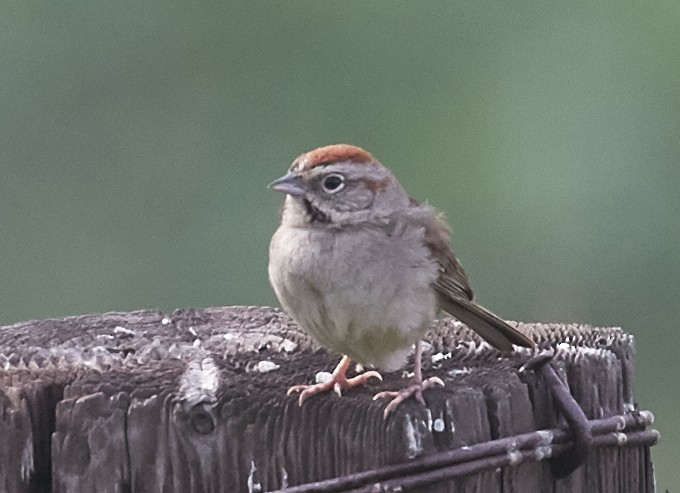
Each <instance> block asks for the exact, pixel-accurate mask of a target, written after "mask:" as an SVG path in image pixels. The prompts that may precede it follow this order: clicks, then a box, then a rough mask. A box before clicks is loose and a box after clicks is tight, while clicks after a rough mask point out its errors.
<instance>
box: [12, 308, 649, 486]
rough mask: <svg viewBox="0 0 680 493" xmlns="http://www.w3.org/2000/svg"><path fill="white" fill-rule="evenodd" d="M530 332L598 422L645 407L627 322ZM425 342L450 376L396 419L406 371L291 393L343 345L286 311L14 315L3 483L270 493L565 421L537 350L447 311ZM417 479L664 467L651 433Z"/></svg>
mask: <svg viewBox="0 0 680 493" xmlns="http://www.w3.org/2000/svg"><path fill="white" fill-rule="evenodd" d="M520 329H521V330H523V331H524V332H525V333H527V334H528V335H529V336H530V337H532V338H533V339H534V340H535V341H537V343H538V344H539V346H540V347H541V348H552V349H554V350H555V353H556V356H555V359H554V361H553V365H554V366H555V368H557V369H558V373H559V374H560V376H561V378H562V379H563V380H564V381H565V382H567V383H568V385H569V388H570V391H571V393H572V395H573V396H574V397H575V398H576V400H577V401H578V402H579V403H580V405H581V407H582V408H583V410H584V411H585V413H586V415H587V417H588V418H589V419H594V418H602V417H607V416H614V415H619V414H622V413H625V412H629V411H633V410H634V409H635V404H634V400H633V382H634V344H633V338H632V337H631V336H630V335H628V334H626V333H624V332H623V331H622V330H621V329H618V328H592V327H589V326H581V325H559V324H520ZM425 341H426V351H425V356H424V376H425V377H430V376H435V375H436V376H439V377H440V378H442V379H443V380H444V381H445V383H446V387H444V388H442V389H432V390H428V391H426V392H425V400H426V401H427V407H424V406H422V405H421V404H419V403H418V402H416V401H415V400H411V401H408V402H406V403H404V404H403V405H402V406H400V407H399V408H398V409H397V411H396V412H395V413H394V414H393V415H391V416H390V417H389V418H388V419H386V420H384V419H383V409H384V406H385V402H384V401H373V400H372V396H373V394H375V393H376V392H379V391H381V390H395V389H397V388H401V387H403V386H405V385H406V383H407V382H408V380H407V376H406V375H405V374H404V372H395V373H391V374H385V375H384V377H385V379H384V381H383V382H378V381H375V382H374V383H371V384H369V385H367V386H366V387H363V388H356V389H352V390H349V391H347V392H346V394H345V395H344V396H343V397H342V398H338V397H337V396H336V395H334V394H329V395H322V396H315V397H313V398H311V399H309V400H308V401H306V402H305V403H304V405H303V406H302V407H300V406H298V404H297V397H296V396H286V390H287V389H288V387H290V386H291V385H294V384H299V383H311V382H313V381H314V379H315V376H316V374H317V372H319V371H322V370H323V371H331V370H332V369H333V367H334V366H335V365H336V364H337V362H338V360H339V355H337V354H331V353H329V352H327V351H325V350H323V349H320V348H319V347H318V346H316V345H315V344H314V343H313V342H312V341H311V340H310V339H309V338H308V337H307V336H306V335H305V334H303V333H302V332H300V331H299V329H298V328H297V327H296V325H295V324H294V322H292V321H291V319H290V318H288V317H287V316H286V315H285V314H283V313H282V312H280V311H279V310H275V309H272V308H265V307H240V306H235V307H224V308H209V309H202V310H193V309H191V310H177V311H175V312H174V313H162V312H158V311H138V312H131V313H105V314H98V315H85V316H78V317H69V318H63V319H49V320H41V321H32V322H24V323H19V324H15V325H11V326H6V327H0V437H1V438H0V490H1V491H3V492H11V493H21V492H47V491H54V492H95V491H96V492H121V493H122V492H145V493H146V492H168V493H169V492H183V493H184V492H228V493H232V492H258V491H262V492H264V491H271V490H277V489H281V488H285V487H287V486H293V485H299V484H302V483H308V482H311V481H318V480H321V479H327V478H334V477H339V476H343V475H347V474H350V473H354V472H358V471H366V470H371V469H374V468H376V467H379V466H383V465H386V464H397V463H402V462H405V461H409V460H411V459H414V458H417V457H422V456H426V455H428V454H433V453H436V452H441V451H446V450H452V449H457V448H459V447H465V446H469V445H473V444H477V443H481V442H487V441H489V440H493V439H497V438H502V437H508V436H513V435H517V434H520V433H525V432H530V431H535V430H540V429H547V428H556V427H562V426H564V423H563V421H562V419H561V418H560V417H559V416H558V414H557V413H556V412H555V410H554V408H553V403H552V400H551V397H550V393H549V392H548V391H547V390H546V386H545V382H544V381H543V380H542V379H541V378H540V377H539V376H538V375H535V374H533V373H531V372H526V373H521V374H520V373H518V371H517V370H518V368H519V367H520V366H521V365H522V364H524V363H525V362H526V361H527V360H529V358H531V357H532V356H535V354H536V351H537V350H518V351H516V352H514V353H512V354H502V353H499V352H497V351H495V350H493V349H492V348H490V347H489V346H488V345H486V344H482V343H481V340H480V339H479V338H478V337H477V336H476V335H475V334H474V333H472V332H471V331H469V330H468V329H467V328H465V327H464V326H463V325H462V324H460V323H458V322H456V321H454V320H451V319H445V320H440V321H437V322H435V323H433V325H432V327H431V329H430V331H429V332H428V334H427V335H426V337H425ZM409 369H411V367H410V366H407V367H406V368H405V370H409ZM555 460H558V459H555ZM342 491H348V490H342ZM375 491H382V490H379V489H376V490H375ZM405 491H407V490H405ZM408 491H423V492H484V493H486V492H495V491H499V492H500V491H502V492H504V493H507V492H513V491H514V492H522V493H524V492H547V491H552V492H555V493H562V492H564V493H566V492H588V493H592V492H599V491H601V492H635V493H638V492H651V491H653V475H652V468H651V459H650V450H649V447H648V446H637V447H632V446H630V447H624V448H620V447H609V448H600V449H596V450H594V451H593V452H592V453H591V454H590V456H589V457H588V460H587V462H586V464H585V465H584V466H583V467H581V468H579V469H577V470H576V471H575V472H574V473H573V474H571V475H570V476H568V477H567V478H564V479H556V478H555V477H553V475H552V474H551V470H550V467H549V465H548V464H547V463H546V462H526V463H522V464H520V465H518V466H508V467H504V468H501V469H498V470H490V471H485V472H480V473H476V474H472V475H468V476H465V477H460V478H456V479H453V480H449V481H445V482H440V483H434V484H431V485H428V486H425V487H423V486H421V487H418V488H417V489H415V490H408Z"/></svg>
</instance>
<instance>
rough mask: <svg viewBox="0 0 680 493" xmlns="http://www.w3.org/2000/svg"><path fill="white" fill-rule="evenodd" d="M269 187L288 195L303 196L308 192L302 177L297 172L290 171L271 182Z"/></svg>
mask: <svg viewBox="0 0 680 493" xmlns="http://www.w3.org/2000/svg"><path fill="white" fill-rule="evenodd" d="M269 188H271V189H272V190H276V191H277V192H281V193H287V194H288V195H293V196H301V195H304V194H305V193H306V190H305V187H304V183H302V178H300V176H299V175H296V174H295V173H288V174H287V175H285V176H282V177H281V178H279V179H278V180H276V181H274V182H272V183H270V184H269Z"/></svg>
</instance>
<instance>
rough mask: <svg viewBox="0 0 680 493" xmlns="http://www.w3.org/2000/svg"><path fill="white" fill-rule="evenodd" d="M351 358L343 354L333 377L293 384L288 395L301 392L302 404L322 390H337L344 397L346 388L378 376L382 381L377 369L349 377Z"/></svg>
mask: <svg viewBox="0 0 680 493" xmlns="http://www.w3.org/2000/svg"><path fill="white" fill-rule="evenodd" d="M349 364H350V359H349V358H348V357H347V356H343V357H342V360H340V363H338V366H337V367H336V368H335V370H333V373H332V374H331V378H329V379H328V380H326V381H325V382H322V383H316V384H313V385H293V386H292V387H291V388H289V389H288V395H290V394H292V393H294V392H300V398H299V399H298V404H299V405H300V406H301V405H302V403H303V402H305V401H306V400H307V399H309V398H310V397H312V396H313V395H316V394H320V393H321V392H328V391H329V390H333V391H335V393H336V394H338V396H340V397H342V391H343V390H344V389H351V388H352V387H356V386H357V385H363V384H365V383H366V382H367V381H368V379H369V378H377V379H378V380H381V381H382V376H381V375H380V373H378V372H377V371H367V372H365V373H362V374H361V375H357V376H356V377H352V378H347V375H346V372H347V368H348V367H349Z"/></svg>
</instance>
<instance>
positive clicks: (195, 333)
mask: <svg viewBox="0 0 680 493" xmlns="http://www.w3.org/2000/svg"><path fill="white" fill-rule="evenodd" d="M189 332H190V333H191V335H192V336H194V337H196V336H197V335H198V332H196V329H194V328H193V327H189Z"/></svg>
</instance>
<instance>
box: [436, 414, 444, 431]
mask: <svg viewBox="0 0 680 493" xmlns="http://www.w3.org/2000/svg"><path fill="white" fill-rule="evenodd" d="M444 428H445V426H444V420H443V419H442V418H437V419H435V420H434V431H436V432H438V433H441V432H442V431H444Z"/></svg>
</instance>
